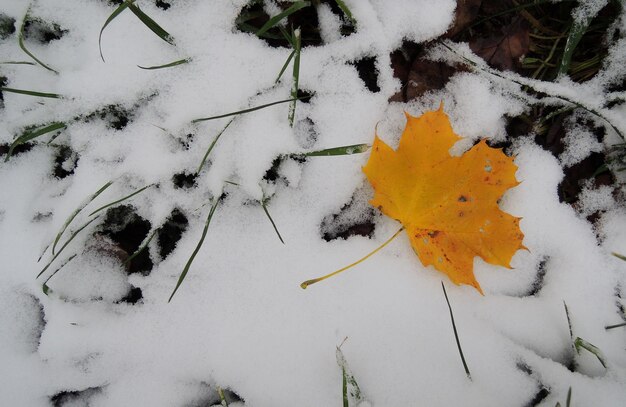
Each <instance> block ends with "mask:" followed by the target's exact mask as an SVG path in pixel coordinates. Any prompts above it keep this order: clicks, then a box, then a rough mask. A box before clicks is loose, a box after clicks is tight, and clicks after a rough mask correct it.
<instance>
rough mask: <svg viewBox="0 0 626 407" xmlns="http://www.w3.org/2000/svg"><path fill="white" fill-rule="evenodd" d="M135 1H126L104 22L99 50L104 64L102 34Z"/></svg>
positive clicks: (99, 40) (99, 38) (99, 39)
mask: <svg viewBox="0 0 626 407" xmlns="http://www.w3.org/2000/svg"><path fill="white" fill-rule="evenodd" d="M133 1H135V0H125V1H123V2H122V3H121V4H120V5H119V6H118V7H117V8H116V9H115V10H114V11H113V13H111V15H110V16H109V18H107V20H106V21H105V22H104V25H103V26H102V28H101V29H100V35H98V49H99V50H100V58H102V62H104V55H102V32H103V31H104V29H105V28H106V27H107V25H109V24H110V23H111V21H113V20H114V19H115V17H117V16H119V15H120V13H121V12H122V11H124V10H126V8H127V7H128V6H129V5H130V4H131V3H132V2H133Z"/></svg>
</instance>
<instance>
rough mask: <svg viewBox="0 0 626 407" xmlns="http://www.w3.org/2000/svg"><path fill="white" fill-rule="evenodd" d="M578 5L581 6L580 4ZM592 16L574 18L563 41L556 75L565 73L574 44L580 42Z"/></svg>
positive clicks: (576, 44) (570, 59)
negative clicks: (579, 18)
mask: <svg viewBox="0 0 626 407" xmlns="http://www.w3.org/2000/svg"><path fill="white" fill-rule="evenodd" d="M579 7H582V5H581V6H579ZM594 17H595V14H594V15H590V16H588V17H587V18H585V19H583V20H582V21H579V20H574V22H573V24H572V27H571V28H570V30H569V35H568V36H567V41H566V42H565V50H564V51H563V57H562V58H561V63H560V64H559V69H558V71H557V76H562V75H566V74H567V71H568V70H569V66H570V63H571V62H572V55H573V54H574V50H575V49H576V46H578V43H579V42H580V40H581V38H582V37H583V35H585V32H587V28H588V27H589V23H591V20H593V18H594Z"/></svg>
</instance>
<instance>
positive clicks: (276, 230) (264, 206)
mask: <svg viewBox="0 0 626 407" xmlns="http://www.w3.org/2000/svg"><path fill="white" fill-rule="evenodd" d="M266 202H267V198H265V197H264V198H263V199H261V206H262V207H263V211H265V214H266V215H267V218H268V219H269V220H270V222H271V224H272V227H273V228H274V231H275V232H276V234H277V235H278V239H280V242H281V243H282V244H285V241H284V240H283V237H282V236H281V235H280V232H279V231H278V228H277V227H276V223H274V219H272V216H271V215H270V213H269V211H268V210H267V205H266Z"/></svg>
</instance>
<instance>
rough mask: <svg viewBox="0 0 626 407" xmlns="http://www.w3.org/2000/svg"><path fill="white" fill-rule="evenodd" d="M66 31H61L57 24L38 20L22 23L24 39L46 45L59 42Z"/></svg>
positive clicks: (30, 19)
mask: <svg viewBox="0 0 626 407" xmlns="http://www.w3.org/2000/svg"><path fill="white" fill-rule="evenodd" d="M67 33H68V30H65V29H62V28H61V27H60V26H59V25H58V24H57V23H50V22H47V21H43V20H41V19H39V18H29V19H28V20H26V22H25V23H24V39H25V40H28V41H36V42H39V43H42V44H47V43H49V42H51V41H56V40H60V39H61V37H63V36H64V35H65V34H67Z"/></svg>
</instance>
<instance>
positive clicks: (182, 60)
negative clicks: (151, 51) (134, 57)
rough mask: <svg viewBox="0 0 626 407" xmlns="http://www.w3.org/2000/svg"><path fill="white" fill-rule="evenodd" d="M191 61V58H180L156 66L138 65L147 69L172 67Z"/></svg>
mask: <svg viewBox="0 0 626 407" xmlns="http://www.w3.org/2000/svg"><path fill="white" fill-rule="evenodd" d="M189 61H191V59H190V58H185V59H179V60H178V61H174V62H170V63H168V64H163V65H155V66H141V65H137V67H138V68H141V69H146V70H152V69H162V68H171V67H173V66H177V65H182V64H186V63H187V62H189Z"/></svg>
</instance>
